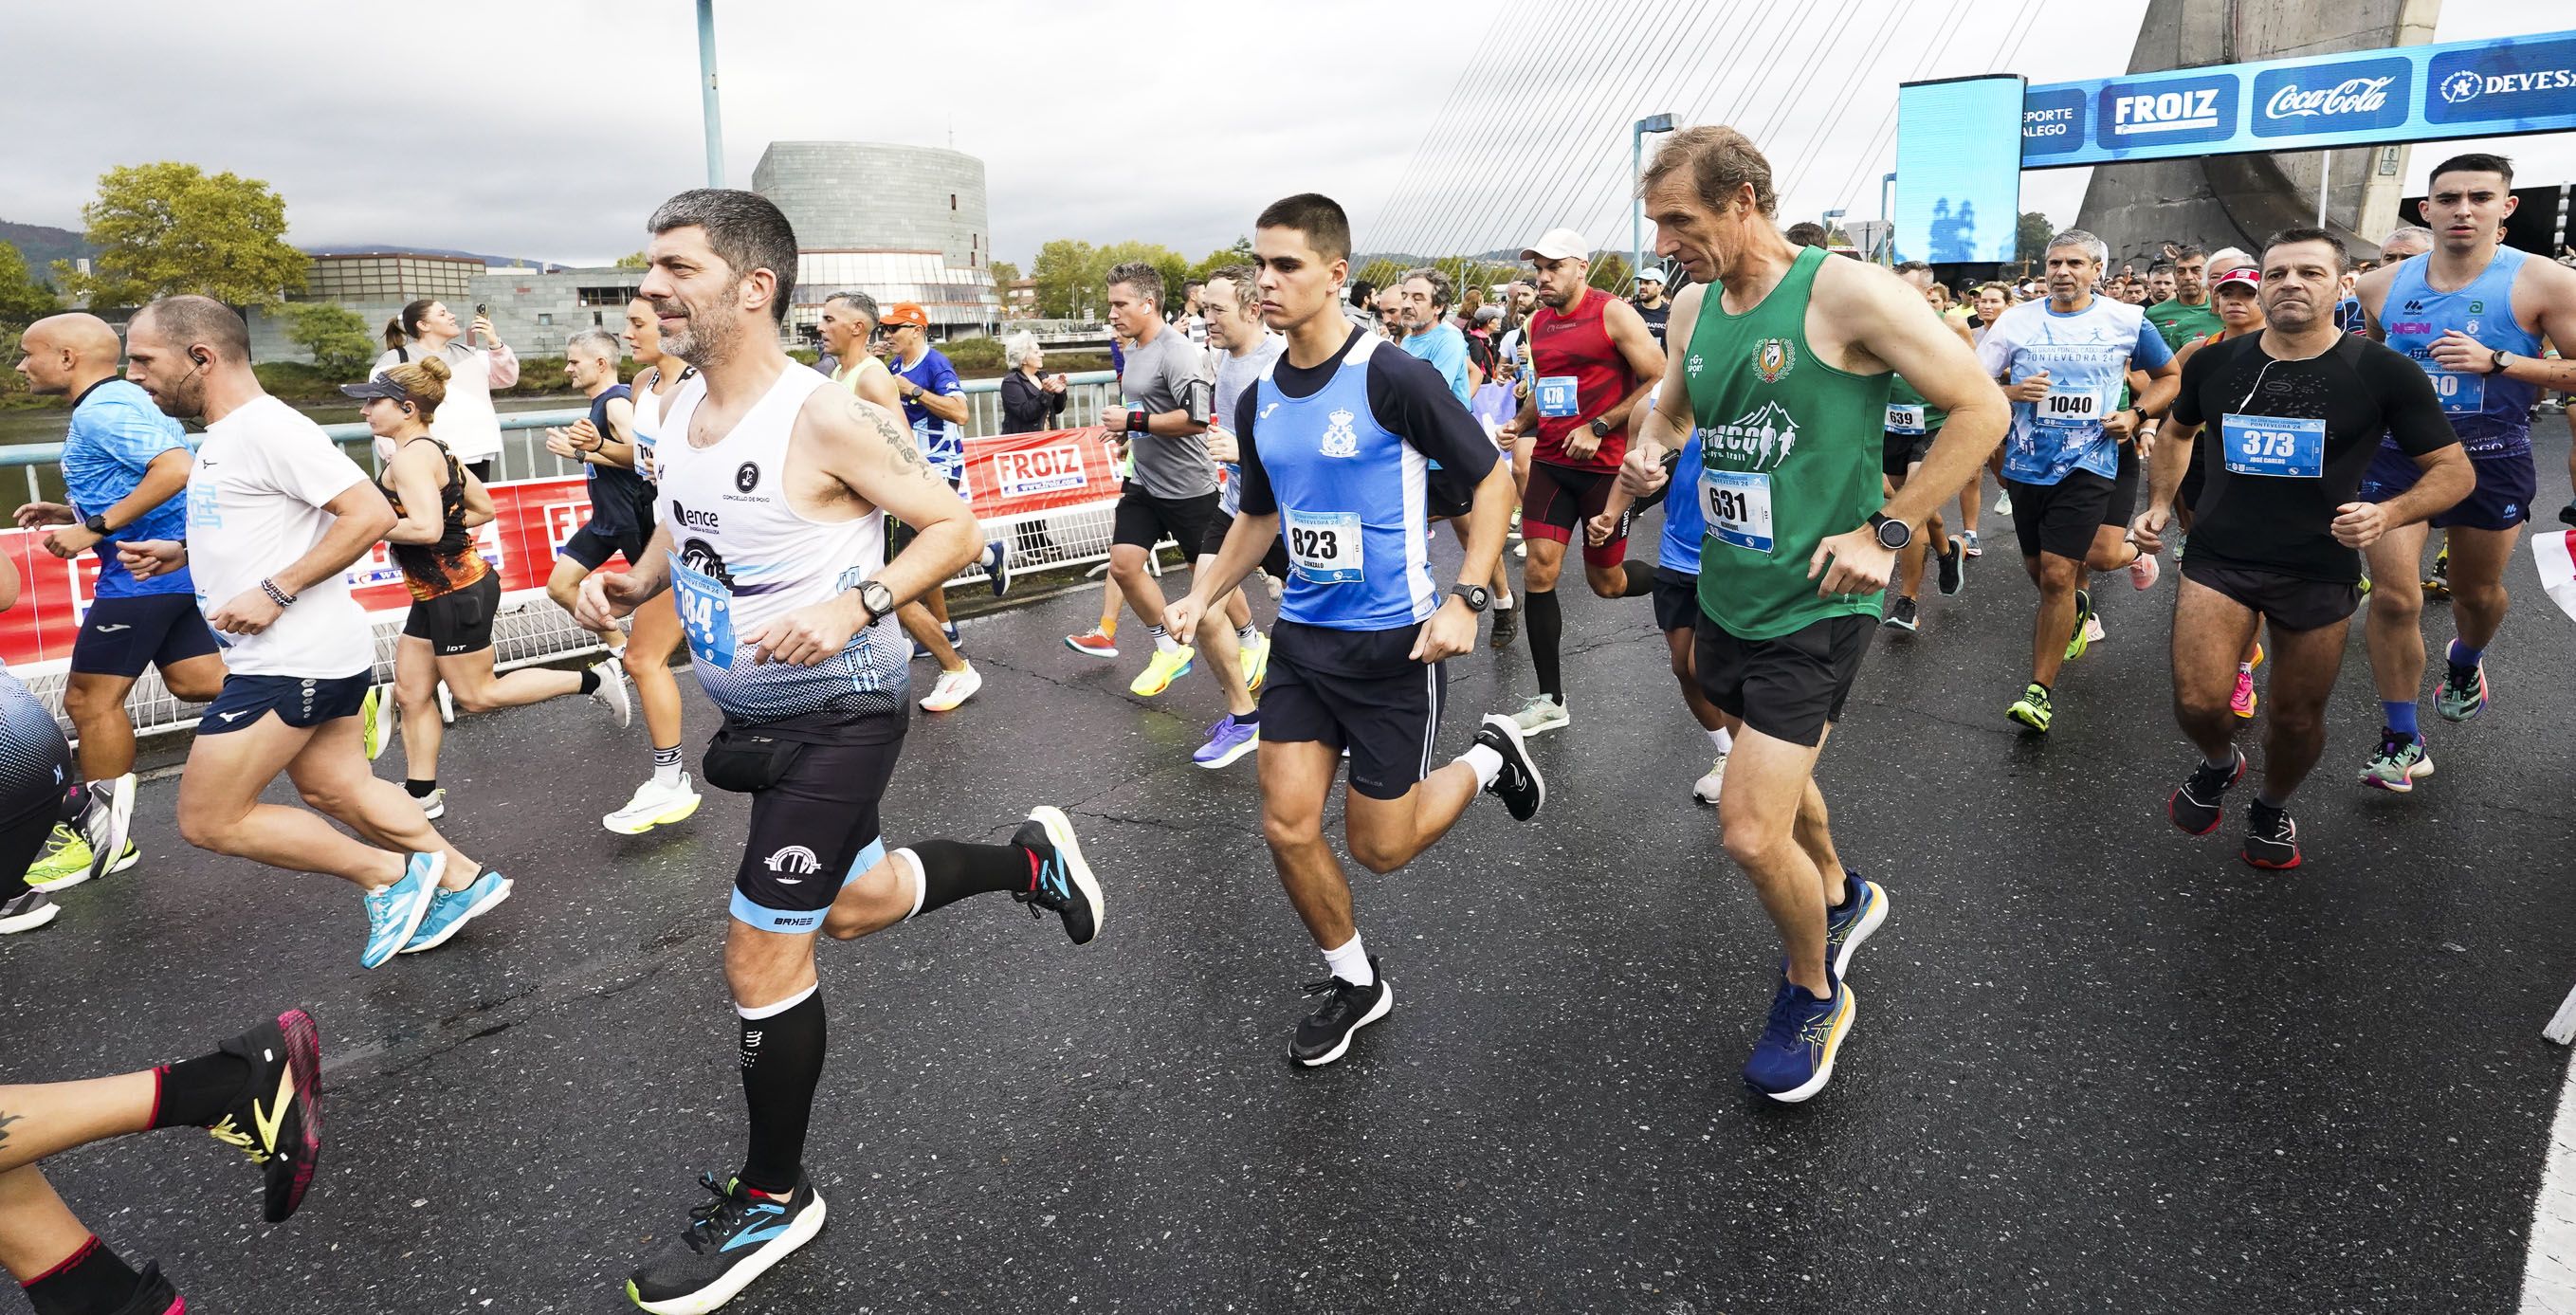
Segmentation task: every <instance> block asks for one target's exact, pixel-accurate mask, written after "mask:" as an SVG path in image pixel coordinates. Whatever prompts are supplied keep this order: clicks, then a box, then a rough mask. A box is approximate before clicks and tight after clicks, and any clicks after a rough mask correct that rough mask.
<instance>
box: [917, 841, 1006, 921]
mask: <svg viewBox="0 0 2576 1315" xmlns="http://www.w3.org/2000/svg"><path fill="white" fill-rule="evenodd" d="M907 848H908V849H909V851H910V853H911V854H912V858H913V862H915V863H917V864H919V865H920V866H921V908H920V909H919V910H918V911H916V912H915V913H914V914H913V916H914V917H919V916H921V914H924V913H928V912H930V911H931V910H932V909H937V908H944V907H946V906H948V905H951V904H954V903H956V902H957V901H959V900H962V899H965V898H966V897H967V896H970V895H986V894H991V893H992V892H995V891H1004V890H1008V891H1022V890H1027V889H1029V886H1030V884H1031V882H1032V881H1034V880H1035V877H1034V869H1032V868H1031V867H1030V865H1029V851H1027V850H1025V849H1022V848H1020V847H1019V846H1018V845H969V844H965V843H963V842H961V841H956V840H925V841H922V842H921V843H920V844H917V845H912V846H908V847H907Z"/></svg>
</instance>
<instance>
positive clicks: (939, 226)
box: [751, 142, 1002, 338]
mask: <svg viewBox="0 0 2576 1315" xmlns="http://www.w3.org/2000/svg"><path fill="white" fill-rule="evenodd" d="M751 186H752V190H754V191H756V192H759V193H760V194H761V195H762V196H765V197H768V198H769V199H770V200H771V201H773V202H775V203H776V204H777V206H778V208H779V209H780V210H782V211H785V212H786V214H787V221H788V222H789V223H790V224H792V225H794V226H795V228H796V243H797V246H798V247H799V248H800V249H801V251H802V259H801V260H800V262H799V264H800V266H801V267H800V268H799V270H798V271H797V276H796V289H795V292H794V294H793V296H792V297H791V298H790V300H789V308H788V323H789V326H790V328H791V330H795V331H800V332H801V331H802V330H803V329H804V328H805V326H808V325H811V324H813V323H814V322H815V321H816V320H817V319H818V318H819V317H820V315H821V311H822V301H823V298H824V297H826V296H829V295H831V294H832V293H834V292H838V291H843V290H850V291H858V292H865V293H867V294H868V295H869V296H872V297H874V298H876V300H877V303H878V304H879V305H881V306H889V305H892V304H894V303H896V302H899V301H910V302H918V303H920V304H921V307H922V309H923V310H924V311H927V312H928V313H929V315H930V322H931V327H932V336H934V337H939V338H953V337H962V336H967V335H973V334H989V333H991V332H993V331H994V329H995V327H996V326H998V325H999V324H1000V322H1001V318H1002V304H1001V299H1000V297H999V296H998V295H996V293H995V290H994V287H993V270H992V265H993V230H992V226H991V225H990V223H989V222H987V219H986V215H985V210H984V162H983V161H982V160H979V159H976V158H975V157H974V156H971V155H967V154H965V153H964V152H961V151H951V150H944V149H942V148H939V147H935V146H897V145H890V144H887V143H882V142H771V143H770V144H769V149H768V150H767V151H764V152H762V153H761V157H760V163H759V164H758V165H756V166H754V167H753V168H752V171H751Z"/></svg>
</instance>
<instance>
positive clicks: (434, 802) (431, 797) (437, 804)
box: [416, 785, 447, 822]
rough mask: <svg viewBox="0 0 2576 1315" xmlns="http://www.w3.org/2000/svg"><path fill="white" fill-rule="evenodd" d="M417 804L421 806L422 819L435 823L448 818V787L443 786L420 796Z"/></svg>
mask: <svg viewBox="0 0 2576 1315" xmlns="http://www.w3.org/2000/svg"><path fill="white" fill-rule="evenodd" d="M416 802H418V803H419V804H420V815H421V817H422V818H424V819H426V820H428V821H432V822H435V821H437V820H438V819H440V818H442V817H445V816H447V787H446V786H443V785H442V786H440V787H438V788H437V789H435V790H432V791H430V792H429V793H428V794H425V795H421V796H418V798H417V800H416Z"/></svg>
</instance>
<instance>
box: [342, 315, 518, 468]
mask: <svg viewBox="0 0 2576 1315" xmlns="http://www.w3.org/2000/svg"><path fill="white" fill-rule="evenodd" d="M484 309H485V308H484V307H482V306H480V305H478V306H476V307H475V308H474V324H473V327H472V329H471V330H470V331H469V330H467V329H466V328H464V327H462V326H460V325H458V324H457V322H456V312H454V311H451V310H449V309H448V308H447V304H446V303H445V302H439V301H431V300H427V299H423V300H420V301H415V302H412V303H411V304H410V305H407V306H405V307H403V308H402V314H400V315H397V316H395V317H394V318H393V319H391V320H388V321H386V323H385V353H384V355H382V356H379V357H377V358H376V363H375V364H374V365H373V366H371V367H369V368H368V370H367V377H368V378H370V379H372V378H374V377H375V376H377V375H380V374H383V373H384V372H385V371H387V370H390V369H392V368H394V367H395V366H397V365H404V364H408V363H410V362H412V361H416V360H419V359H421V358H423V357H426V356H439V357H444V358H446V361H447V368H448V372H449V374H450V375H451V376H452V377H451V378H450V379H449V380H448V384H447V402H446V404H445V405H443V406H442V407H440V408H439V412H438V424H437V427H436V428H435V429H434V430H433V431H432V434H433V436H435V437H436V438H437V439H438V441H439V442H441V443H444V444H446V445H447V450H448V451H450V452H453V453H455V454H456V459H457V460H458V461H459V462H462V463H463V464H464V466H465V468H466V469H467V470H470V471H473V472H474V477H475V478H476V479H480V480H483V481H486V482H487V483H488V482H489V481H491V480H493V479H495V478H497V477H498V475H499V464H500V457H501V417H500V414H499V413H498V412H496V411H494V410H493V409H492V390H493V389H496V388H507V387H510V386H511V385H512V384H515V383H517V382H519V358H518V356H517V355H516V354H514V353H512V352H511V350H510V345H509V344H508V343H505V342H503V341H501V335H499V334H497V333H495V332H493V331H492V321H491V320H490V319H489V318H487V317H486V316H485V315H484V313H483V312H484ZM477 343H479V344H481V345H480V346H476V345H475V344H477Z"/></svg>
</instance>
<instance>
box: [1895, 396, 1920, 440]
mask: <svg viewBox="0 0 2576 1315" xmlns="http://www.w3.org/2000/svg"><path fill="white" fill-rule="evenodd" d="M1887 432H1889V433H1891V434H1920V433H1922V432H1923V406H1922V404H1921V403H1919V402H1918V403H1915V404H1913V405H1906V404H1903V403H1898V402H1890V403H1888V404H1887Z"/></svg>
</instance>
